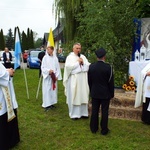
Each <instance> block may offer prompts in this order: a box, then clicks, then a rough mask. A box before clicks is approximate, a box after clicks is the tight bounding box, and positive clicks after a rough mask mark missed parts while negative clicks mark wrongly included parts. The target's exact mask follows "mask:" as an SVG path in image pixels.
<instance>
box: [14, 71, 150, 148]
mask: <svg viewBox="0 0 150 150" xmlns="http://www.w3.org/2000/svg"><path fill="white" fill-rule="evenodd" d="M38 73H39V72H38V70H37V69H27V70H26V75H27V81H28V88H29V96H30V99H27V94H26V87H25V81H24V74H23V70H22V69H19V70H16V72H15V75H14V79H13V80H14V87H15V91H16V97H17V101H18V104H19V108H18V121H19V129H20V137H21V142H20V143H19V144H18V145H17V146H16V147H15V148H13V150H149V149H150V126H148V125H145V124H143V123H141V122H136V121H128V120H119V119H109V128H110V130H111V132H110V134H108V135H107V136H102V135H100V133H96V134H92V133H91V132H90V129H89V121H90V119H80V120H76V121H74V120H71V119H70V118H69V115H68V107H67V105H66V98H65V96H64V88H63V85H62V81H59V82H58V84H59V89H58V103H57V104H56V109H53V110H50V111H48V112H44V109H43V108H42V107H41V104H42V91H41V88H40V92H39V97H38V99H37V100H36V91H37V86H38V81H39V78H38Z"/></svg>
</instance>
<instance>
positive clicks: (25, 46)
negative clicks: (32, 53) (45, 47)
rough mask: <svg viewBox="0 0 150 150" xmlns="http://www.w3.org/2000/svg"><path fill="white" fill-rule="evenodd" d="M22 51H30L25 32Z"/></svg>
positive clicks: (23, 33)
mask: <svg viewBox="0 0 150 150" xmlns="http://www.w3.org/2000/svg"><path fill="white" fill-rule="evenodd" d="M21 43H22V51H23V52H24V50H27V49H28V46H27V35H26V34H25V32H24V31H23V32H22V41H21Z"/></svg>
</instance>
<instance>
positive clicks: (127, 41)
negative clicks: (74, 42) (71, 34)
mask: <svg viewBox="0 0 150 150" xmlns="http://www.w3.org/2000/svg"><path fill="white" fill-rule="evenodd" d="M83 6H84V12H82V13H80V14H78V16H77V18H78V19H79V21H80V26H79V28H78V37H80V38H77V39H80V41H81V42H82V43H83V46H84V49H85V51H86V49H91V50H93V51H94V50H96V49H98V48H100V47H104V48H105V49H106V50H107V52H108V53H107V60H109V62H110V63H111V64H113V67H114V73H115V81H116V83H115V84H116V85H122V84H123V83H124V81H125V80H126V79H127V76H128V64H129V61H130V59H131V53H132V45H133V36H134V24H133V19H134V18H135V17H137V16H138V11H137V8H136V7H135V1H134V0H132V1H128V0H122V1H119V0H116V1H112V0H110V1H105V0H102V1H100V2H99V1H96V0H89V1H88V2H85V3H84V4H83Z"/></svg>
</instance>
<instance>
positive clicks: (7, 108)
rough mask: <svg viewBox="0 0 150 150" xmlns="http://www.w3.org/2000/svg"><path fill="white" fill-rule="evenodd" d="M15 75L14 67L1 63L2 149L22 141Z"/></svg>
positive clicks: (0, 141) (0, 122)
mask: <svg viewBox="0 0 150 150" xmlns="http://www.w3.org/2000/svg"><path fill="white" fill-rule="evenodd" d="M13 75H14V70H13V69H12V68H10V69H6V68H5V67H4V66H3V65H2V64H1V63H0V150H8V149H10V148H12V147H14V146H15V145H16V144H17V143H18V142H19V141H20V136H19V129H18V120H17V108H18V104H17V101H16V96H15V92H14V87H13V83H12V77H11V76H13Z"/></svg>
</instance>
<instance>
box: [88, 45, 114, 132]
mask: <svg viewBox="0 0 150 150" xmlns="http://www.w3.org/2000/svg"><path fill="white" fill-rule="evenodd" d="M95 54H96V56H97V60H98V61H97V62H95V63H93V64H91V65H90V67H89V71H88V84H89V88H90V96H91V97H92V114H91V120H90V129H91V132H92V133H96V132H97V131H98V128H99V125H98V124H99V109H100V105H101V122H100V127H101V134H102V135H106V134H107V133H108V132H109V129H108V111H109V103H110V99H111V98H113V97H114V77H113V70H112V67H111V66H110V65H109V64H107V63H105V55H106V51H105V50H104V49H103V48H100V49H98V50H97V51H96V52H95Z"/></svg>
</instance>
